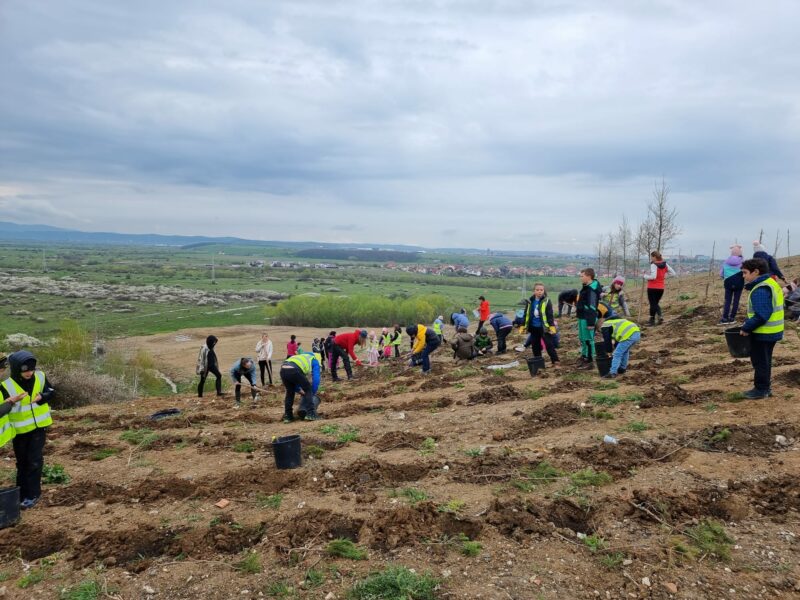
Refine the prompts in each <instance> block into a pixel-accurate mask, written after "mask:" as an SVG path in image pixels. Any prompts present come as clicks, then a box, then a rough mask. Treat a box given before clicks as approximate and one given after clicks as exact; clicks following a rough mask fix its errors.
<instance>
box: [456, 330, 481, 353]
mask: <svg viewBox="0 0 800 600" xmlns="http://www.w3.org/2000/svg"><path fill="white" fill-rule="evenodd" d="M450 347H451V348H452V349H453V358H458V359H462V360H472V359H473V358H475V357H476V356H477V354H478V350H477V348H475V338H474V337H473V336H472V334H471V333H469V332H468V331H467V329H466V327H459V328H458V331H457V332H456V337H455V338H453V341H451V342H450Z"/></svg>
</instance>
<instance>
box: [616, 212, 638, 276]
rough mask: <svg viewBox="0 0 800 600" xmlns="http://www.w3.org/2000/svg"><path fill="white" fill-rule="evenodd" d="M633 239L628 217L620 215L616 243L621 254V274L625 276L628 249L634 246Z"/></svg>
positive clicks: (626, 272) (628, 254)
mask: <svg viewBox="0 0 800 600" xmlns="http://www.w3.org/2000/svg"><path fill="white" fill-rule="evenodd" d="M634 242H635V240H634V239H633V233H632V232H631V227H630V225H629V224H628V218H627V217H626V216H625V215H622V223H620V224H619V229H618V230H617V243H618V245H619V250H620V251H619V254H621V255H622V276H623V277H627V275H628V258H629V256H630V251H631V250H632V248H633V246H634Z"/></svg>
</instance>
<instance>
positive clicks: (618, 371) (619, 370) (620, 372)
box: [617, 367, 628, 375]
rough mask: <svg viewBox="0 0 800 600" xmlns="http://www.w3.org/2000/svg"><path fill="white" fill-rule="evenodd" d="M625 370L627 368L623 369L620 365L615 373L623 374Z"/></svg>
mask: <svg viewBox="0 0 800 600" xmlns="http://www.w3.org/2000/svg"><path fill="white" fill-rule="evenodd" d="M627 370H628V369H623V368H622V367H620V368H619V369H618V370H617V375H624V374H625V371H627Z"/></svg>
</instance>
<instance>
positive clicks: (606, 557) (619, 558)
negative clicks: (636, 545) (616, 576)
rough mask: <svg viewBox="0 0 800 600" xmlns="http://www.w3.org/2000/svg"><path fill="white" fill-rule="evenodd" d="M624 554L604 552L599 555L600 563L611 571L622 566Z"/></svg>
mask: <svg viewBox="0 0 800 600" xmlns="http://www.w3.org/2000/svg"><path fill="white" fill-rule="evenodd" d="M624 560H625V555H624V554H623V553H622V552H606V553H605V554H603V555H602V556H601V557H600V564H601V565H603V566H604V567H605V568H606V569H609V570H611V571H613V570H616V569H619V568H620V567H622V563H623V561H624Z"/></svg>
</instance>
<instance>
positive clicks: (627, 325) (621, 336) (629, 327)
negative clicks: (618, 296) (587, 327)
mask: <svg viewBox="0 0 800 600" xmlns="http://www.w3.org/2000/svg"><path fill="white" fill-rule="evenodd" d="M608 326H610V327H611V328H612V331H611V336H612V337H613V338H614V339H615V340H616V341H618V342H624V341H625V340H627V339H628V338H629V337H631V336H632V335H633V334H634V333H638V332H639V331H640V329H639V326H638V325H637V324H636V323H634V322H633V321H628V320H627V319H607V320H606V321H603V327H608Z"/></svg>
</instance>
